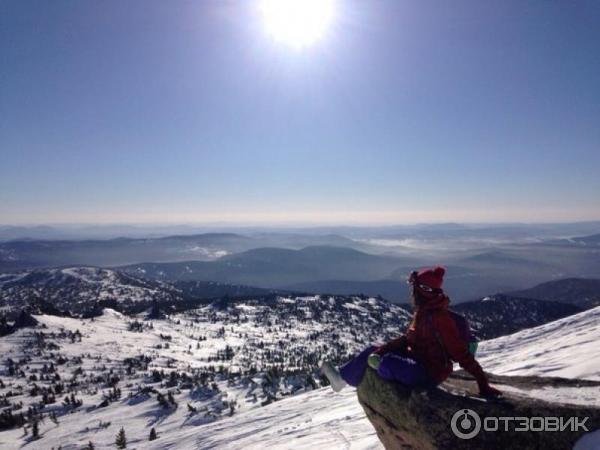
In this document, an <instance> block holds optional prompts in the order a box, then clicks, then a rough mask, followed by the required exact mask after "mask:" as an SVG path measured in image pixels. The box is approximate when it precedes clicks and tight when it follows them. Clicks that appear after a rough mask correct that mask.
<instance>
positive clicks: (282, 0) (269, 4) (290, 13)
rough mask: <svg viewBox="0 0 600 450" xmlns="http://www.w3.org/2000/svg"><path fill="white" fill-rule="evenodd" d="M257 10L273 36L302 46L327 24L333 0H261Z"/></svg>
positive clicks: (328, 23)
mask: <svg viewBox="0 0 600 450" xmlns="http://www.w3.org/2000/svg"><path fill="white" fill-rule="evenodd" d="M260 10H261V12H262V15H263V18H264V21H265V26H266V28H267V31H268V33H269V34H270V35H271V36H272V37H273V38H274V39H275V40H277V41H280V42H283V43H286V44H288V45H290V46H292V47H296V48H304V47H307V46H309V45H311V44H314V43H315V42H317V41H318V40H319V39H320V38H321V37H322V36H323V34H324V33H325V31H326V30H327V28H328V27H329V25H330V23H331V21H332V19H333V13H334V0H261V3H260Z"/></svg>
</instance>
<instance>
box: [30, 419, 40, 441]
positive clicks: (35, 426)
mask: <svg viewBox="0 0 600 450" xmlns="http://www.w3.org/2000/svg"><path fill="white" fill-rule="evenodd" d="M31 437H32V438H33V439H39V438H40V424H39V423H38V420H37V419H33V423H32V424H31Z"/></svg>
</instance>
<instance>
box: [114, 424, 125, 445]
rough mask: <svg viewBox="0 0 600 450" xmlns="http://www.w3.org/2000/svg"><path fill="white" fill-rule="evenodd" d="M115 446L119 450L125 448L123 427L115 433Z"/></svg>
mask: <svg viewBox="0 0 600 450" xmlns="http://www.w3.org/2000/svg"><path fill="white" fill-rule="evenodd" d="M115 445H116V446H117V448H119V449H124V448H127V437H126V436H125V429H124V428H123V427H121V429H120V430H119V432H118V433H117V437H116V439H115Z"/></svg>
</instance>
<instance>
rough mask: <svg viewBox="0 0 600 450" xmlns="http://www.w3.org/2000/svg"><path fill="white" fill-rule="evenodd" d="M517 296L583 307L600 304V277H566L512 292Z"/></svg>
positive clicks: (587, 307)
mask: <svg viewBox="0 0 600 450" xmlns="http://www.w3.org/2000/svg"><path fill="white" fill-rule="evenodd" d="M510 294H511V295H515V296H522V297H528V298H535V299H539V300H548V301H554V302H561V303H568V304H571V305H576V306H578V307H580V308H583V309H589V308H593V307H595V306H600V279H592V278H565V279H562V280H554V281H548V282H546V283H541V284H538V285H537V286H534V287H532V288H530V289H523V290H520V291H515V292H512V293H510Z"/></svg>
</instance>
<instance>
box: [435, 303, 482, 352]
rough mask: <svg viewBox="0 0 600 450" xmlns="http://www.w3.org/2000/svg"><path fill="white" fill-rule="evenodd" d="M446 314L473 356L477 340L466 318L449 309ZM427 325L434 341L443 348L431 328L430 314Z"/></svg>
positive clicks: (438, 337) (436, 333)
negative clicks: (432, 333) (433, 335)
mask: <svg viewBox="0 0 600 450" xmlns="http://www.w3.org/2000/svg"><path fill="white" fill-rule="evenodd" d="M448 314H449V315H450V317H451V318H452V320H454V323H455V324H456V328H458V335H459V336H460V338H461V339H462V340H463V341H464V342H465V343H466V344H467V348H468V349H469V353H470V354H471V355H473V356H475V353H477V347H478V346H479V342H478V341H477V338H476V337H475V335H474V334H473V332H472V331H471V325H470V324H469V321H468V320H467V318H466V317H465V316H463V315H462V314H459V313H457V312H455V311H452V310H451V309H449V310H448ZM429 324H430V326H431V328H432V329H433V331H434V333H435V337H436V339H437V340H438V342H439V343H440V345H441V346H442V347H444V345H443V344H442V340H441V338H440V335H439V333H438V331H437V330H436V329H435V327H434V326H433V320H432V316H431V314H430V315H429Z"/></svg>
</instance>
